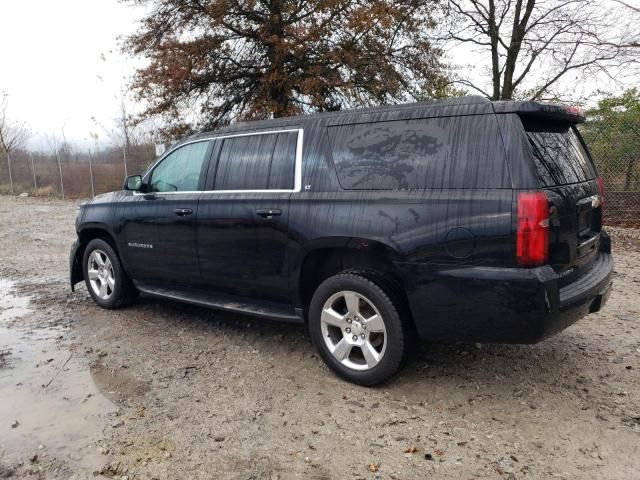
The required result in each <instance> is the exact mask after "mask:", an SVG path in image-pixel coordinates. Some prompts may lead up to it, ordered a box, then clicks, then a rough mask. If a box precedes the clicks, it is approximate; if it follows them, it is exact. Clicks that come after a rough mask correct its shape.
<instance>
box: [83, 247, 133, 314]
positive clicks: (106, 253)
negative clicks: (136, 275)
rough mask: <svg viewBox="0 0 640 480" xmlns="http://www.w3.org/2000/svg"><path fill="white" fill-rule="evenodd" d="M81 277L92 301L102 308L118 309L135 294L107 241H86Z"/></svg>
mask: <svg viewBox="0 0 640 480" xmlns="http://www.w3.org/2000/svg"><path fill="white" fill-rule="evenodd" d="M83 269H84V280H85V283H86V285H87V290H89V294H90V295H91V298H93V301H94V302H96V303H97V304H98V305H100V306H101V307H102V308H108V309H113V308H118V307H122V306H124V305H127V304H129V303H130V302H131V301H133V300H134V299H135V298H136V297H137V296H138V290H137V289H136V288H135V287H134V285H133V284H132V283H131V280H130V279H129V277H128V276H127V274H126V273H125V272H124V270H123V268H122V265H121V263H120V259H119V258H118V254H117V253H116V252H115V250H114V249H113V247H111V245H110V244H109V243H107V242H106V241H104V240H102V239H100V238H96V239H93V240H91V241H90V242H89V244H88V245H87V248H86V249H85V251H84V257H83Z"/></svg>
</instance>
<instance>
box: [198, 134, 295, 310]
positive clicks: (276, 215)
mask: <svg viewBox="0 0 640 480" xmlns="http://www.w3.org/2000/svg"><path fill="white" fill-rule="evenodd" d="M301 148H302V130H298V129H293V130H280V131H274V132H259V133H257V132H256V133H250V134H238V135H230V136H225V137H221V138H218V139H217V140H216V145H215V147H214V154H213V161H212V163H211V167H210V170H209V174H208V185H207V191H206V192H205V193H203V195H202V197H201V200H200V204H199V207H198V227H197V238H198V254H199V258H200V271H201V275H202V278H203V281H204V284H205V286H206V287H207V288H209V289H212V290H216V291H221V292H225V293H231V294H235V295H242V296H250V297H254V298H260V299H263V300H272V301H286V300H287V299H288V274H287V265H286V260H287V248H288V221H289V197H290V196H291V193H292V192H294V191H300V183H301V180H300V179H301V165H300V160H301V159H300V155H301Z"/></svg>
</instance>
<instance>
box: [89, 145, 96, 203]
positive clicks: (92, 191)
mask: <svg viewBox="0 0 640 480" xmlns="http://www.w3.org/2000/svg"><path fill="white" fill-rule="evenodd" d="M89 175H90V176H91V198H93V197H95V196H96V193H95V191H94V189H93V164H92V162H91V149H89Z"/></svg>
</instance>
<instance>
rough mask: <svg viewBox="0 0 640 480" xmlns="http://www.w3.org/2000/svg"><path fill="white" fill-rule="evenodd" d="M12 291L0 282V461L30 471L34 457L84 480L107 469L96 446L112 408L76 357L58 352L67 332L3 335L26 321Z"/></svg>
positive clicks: (23, 301) (67, 350) (25, 309)
mask: <svg viewBox="0 0 640 480" xmlns="http://www.w3.org/2000/svg"><path fill="white" fill-rule="evenodd" d="M13 287H14V284H13V283H12V282H10V281H7V280H1V279H0V355H1V356H0V391H1V392H3V393H2V395H1V396H0V459H1V461H2V462H4V463H7V464H16V463H18V462H25V463H29V462H31V460H30V459H32V458H33V457H34V455H36V454H37V455H38V458H39V459H46V460H48V461H50V462H53V463H55V464H58V465H59V466H60V468H62V469H63V470H64V469H65V468H67V469H69V470H71V471H74V472H84V473H86V474H87V476H88V475H89V474H91V473H92V472H93V471H95V470H97V469H99V468H100V467H101V466H102V465H104V463H105V461H106V458H105V456H104V455H102V454H101V453H100V452H99V451H98V449H99V443H100V442H99V441H100V440H101V439H102V437H103V429H104V428H105V426H108V428H111V427H110V424H109V420H110V418H109V415H110V413H112V412H113V411H114V410H116V406H115V405H114V404H113V403H112V402H111V401H110V400H108V399H107V398H106V397H104V396H103V395H102V394H100V393H99V390H98V388H97V387H96V385H95V384H94V382H93V380H92V377H91V375H90V373H89V368H88V365H86V364H85V362H84V361H83V360H82V358H81V355H79V354H78V352H74V351H73V349H72V348H71V347H65V343H66V342H67V337H68V327H64V326H54V327H46V328H32V329H28V330H21V329H16V328H8V327H7V325H11V324H12V323H14V322H15V319H16V318H18V317H27V316H28V315H33V312H32V311H31V310H30V309H29V299H28V298H25V297H21V296H18V295H16V294H15V291H14V288H13ZM35 461H38V460H35Z"/></svg>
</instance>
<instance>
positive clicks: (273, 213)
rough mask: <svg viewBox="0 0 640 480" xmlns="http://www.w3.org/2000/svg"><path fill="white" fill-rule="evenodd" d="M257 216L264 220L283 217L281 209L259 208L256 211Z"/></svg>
mask: <svg viewBox="0 0 640 480" xmlns="http://www.w3.org/2000/svg"><path fill="white" fill-rule="evenodd" d="M256 215H258V216H260V217H262V218H273V217H277V216H278V215H282V210H280V209H279V208H259V209H258V210H256Z"/></svg>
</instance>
